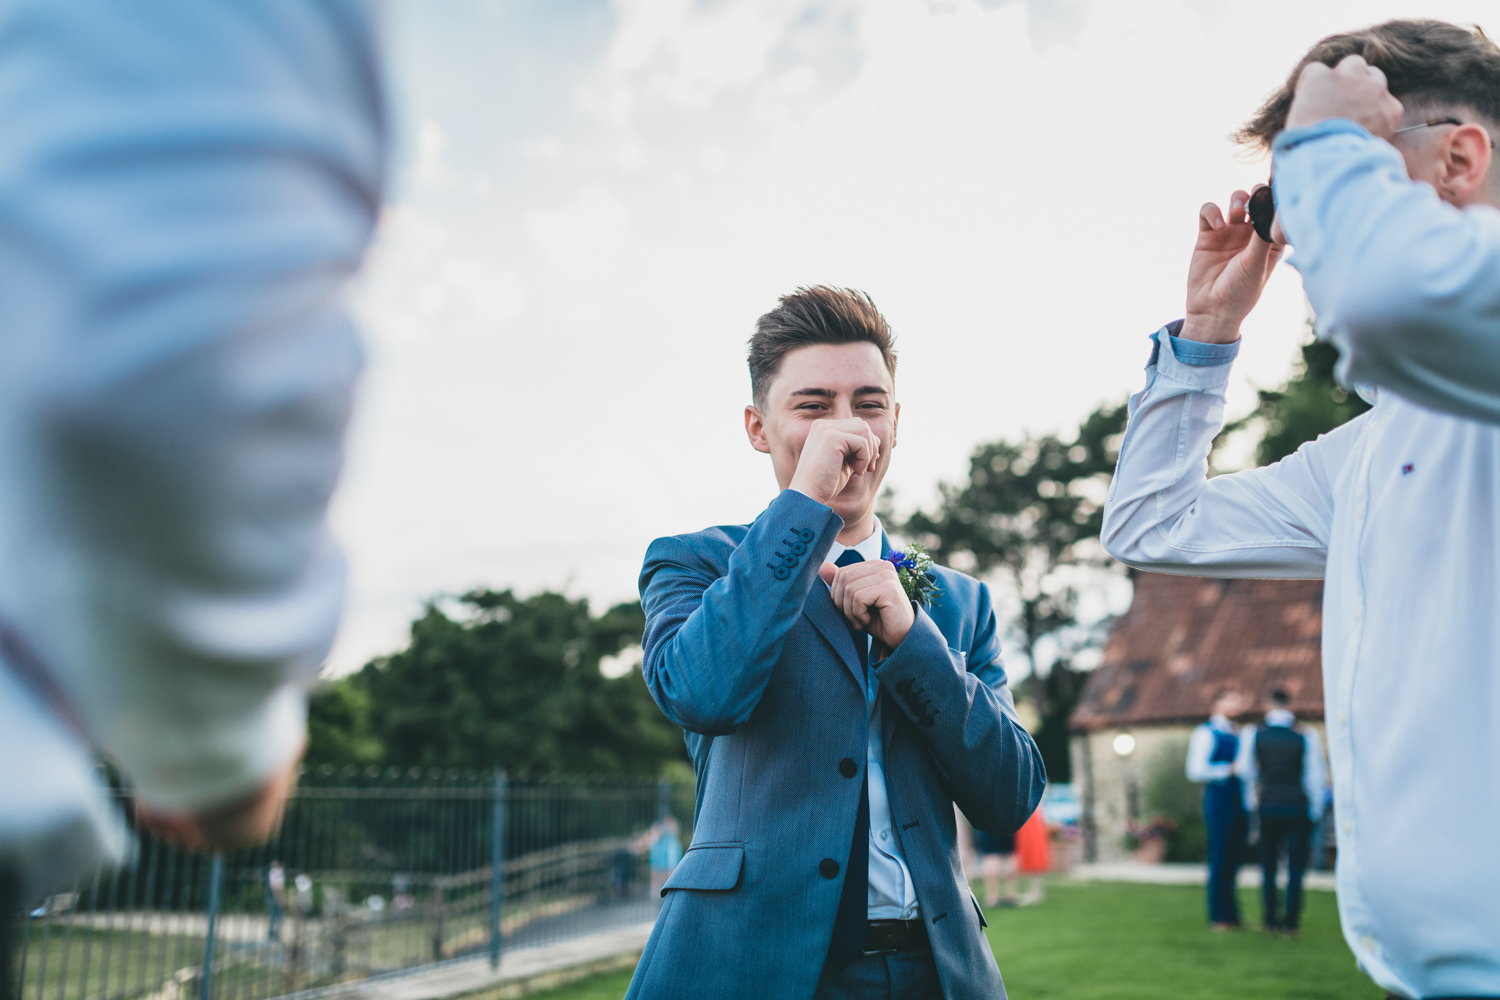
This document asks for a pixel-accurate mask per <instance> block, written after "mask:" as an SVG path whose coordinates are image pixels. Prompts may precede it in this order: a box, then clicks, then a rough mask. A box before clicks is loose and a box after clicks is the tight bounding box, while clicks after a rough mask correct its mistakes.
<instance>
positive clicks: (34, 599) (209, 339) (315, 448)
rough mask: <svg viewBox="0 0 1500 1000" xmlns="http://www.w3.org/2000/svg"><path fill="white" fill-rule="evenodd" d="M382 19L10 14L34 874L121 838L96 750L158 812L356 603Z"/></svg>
mask: <svg viewBox="0 0 1500 1000" xmlns="http://www.w3.org/2000/svg"><path fill="white" fill-rule="evenodd" d="M373 35H374V27H373V24H372V14H371V11H370V9H369V8H368V7H367V6H366V5H365V4H362V3H356V2H348V0H323V2H319V3H300V2H299V3H291V4H285V3H280V4H261V3H248V4H220V3H209V4H200V3H193V2H176V3H155V4H149V5H144V6H143V5H137V4H86V5H80V4H58V3H53V2H51V0H10V2H7V3H5V4H4V5H3V6H0V120H3V121H4V122H5V144H6V146H5V155H4V156H3V157H0V289H3V293H0V624H3V626H4V627H5V628H6V629H7V630H8V632H9V634H10V635H11V636H13V637H14V638H15V639H16V640H17V641H16V643H12V644H11V645H10V646H9V650H8V652H4V653H0V655H4V656H5V657H6V661H5V662H0V865H5V864H14V865H15V866H16V867H18V868H19V869H20V870H21V872H22V874H23V876H24V877H25V878H26V883H25V884H24V886H23V892H25V893H26V894H28V895H35V894H37V893H41V892H45V891H48V890H50V889H53V888H56V887H57V886H58V885H59V884H60V883H64V882H65V880H66V879H68V878H70V877H71V873H72V872H75V871H77V870H79V868H80V867H82V866H86V865H87V864H89V863H90V862H92V861H96V860H98V859H99V858H101V857H108V856H118V854H119V852H120V850H121V848H122V845H123V842H124V841H123V837H122V836H121V834H120V829H119V826H118V825H117V824H116V823H115V822H114V821H113V820H111V819H110V818H109V813H108V811H107V810H106V809H105V805H104V803H103V801H102V799H101V797H100V796H99V794H98V793H97V791H96V790H95V789H94V788H93V787H92V777H91V775H90V766H91V765H90V756H89V749H90V744H92V746H93V747H97V748H98V749H100V750H102V751H104V752H105V753H107V754H109V755H110V756H112V757H113V758H115V759H116V760H117V761H118V762H119V763H120V765H121V767H122V769H123V770H124V771H125V773H126V774H127V775H128V776H129V777H130V779H131V781H132V782H133V784H134V787H135V790H136V792H137V794H138V795H139V796H140V797H141V798H142V799H144V800H145V801H146V802H148V803H150V804H151V805H152V806H154V807H155V808H156V809H157V810H159V811H179V810H181V811H191V810H195V809H199V808H203V807H207V806H212V805H217V804H219V803H222V802H225V801H227V800H232V799H234V798H237V797H239V796H242V795H244V794H246V793H248V792H250V791H252V790H253V789H255V788H257V787H259V786H260V785H261V784H262V783H263V782H264V781H265V780H266V778H268V777H269V776H270V775H271V774H273V773H275V772H276V771H278V770H280V769H281V768H284V767H286V766H287V765H289V764H290V763H291V761H292V760H293V758H294V757H295V755H296V754H297V753H298V751H299V749H300V746H301V742H302V737H303V733H304V730H305V726H304V723H305V716H306V707H305V706H306V694H305V692H306V688H307V686H308V684H310V683H311V681H312V680H313V678H314V677H315V676H316V673H317V670H318V666H319V664H320V663H321V661H322V659H323V657H324V656H325V654H326V652H327V650H328V648H329V646H330V644H331V642H332V640H333V635H334V631H335V628H336V627H337V624H338V618H339V611H340V606H341V604H342V600H343V588H344V566H343V559H342V557H341V555H340V554H339V552H338V550H337V548H336V547H335V545H334V544H333V543H332V541H331V540H330V538H329V535H328V532H327V530H326V527H325V517H324V514H325V509H326V506H327V503H328V499H329V495H330V493H331V491H332V489H333V486H334V483H335V481H336V479H337V476H338V472H339V467H340V464H341V460H342V440H343V431H344V426H345V423H346V419H347V416H348V413H349V408H350V403H351V398H352V393H353V387H354V382H355V377H356V375H357V373H358V371H359V369H360V367H361V365H362V357H361V348H360V345H359V342H358V337H357V336H356V333H355V331H354V329H353V326H352V324H351V323H350V321H349V318H348V316H347V314H346V311H345V309H344V305H343V293H344V283H345V281H346V279H347V278H348V277H349V275H350V274H351V273H352V272H353V271H354V270H355V268H356V267H357V266H358V264H359V261H360V258H361V256H362V254H363V252H364V248H365V245H366V242H367V240H368V238H369V236H370V233H371V231H372V229H373V228H374V224H375V219H376V215H377V212H378V211H379V207H380V198H381V194H380V191H381V186H382V174H383V169H384V167H383V163H384V152H385V150H384V142H385V140H384V112H383V96H382V93H381V89H380V75H379V72H378V66H377V64H376V57H375V51H374V43H375V39H374V37H373ZM21 644H24V646H25V647H26V650H25V651H23V652H20V653H18V650H20V647H21ZM38 682H40V683H38ZM28 686H29V688H30V689H31V690H27V688H28ZM38 688H50V689H51V692H50V693H49V694H48V695H44V696H43V697H36V696H35V695H34V694H33V693H32V691H33V690H35V689H38ZM58 705H65V706H66V707H65V708H63V709H62V710H59V709H58V707H57V706H58ZM64 716H72V717H73V718H74V720H75V722H76V724H75V725H71V726H70V725H68V724H65V723H64V722H63V717H64Z"/></svg>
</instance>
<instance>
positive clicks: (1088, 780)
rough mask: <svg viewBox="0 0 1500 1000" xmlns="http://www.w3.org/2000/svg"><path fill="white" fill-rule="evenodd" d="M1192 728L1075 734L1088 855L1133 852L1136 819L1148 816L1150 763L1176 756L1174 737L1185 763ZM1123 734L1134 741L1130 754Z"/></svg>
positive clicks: (1103, 857)
mask: <svg viewBox="0 0 1500 1000" xmlns="http://www.w3.org/2000/svg"><path fill="white" fill-rule="evenodd" d="M1192 731H1193V727H1192V726H1181V725H1180V726H1136V727H1132V728H1130V729H1099V730H1095V731H1094V732H1090V733H1075V734H1074V736H1073V741H1072V743H1073V745H1072V758H1073V782H1074V784H1075V785H1077V786H1078V788H1079V797H1080V799H1082V801H1083V810H1084V823H1085V824H1086V826H1085V844H1084V850H1085V859H1086V860H1092V861H1102V862H1110V861H1122V860H1125V859H1126V858H1128V857H1130V852H1129V851H1127V850H1126V849H1125V846H1124V844H1123V843H1122V841H1123V839H1124V837H1125V832H1126V830H1127V829H1128V828H1129V821H1130V820H1131V819H1144V818H1146V804H1145V788H1146V771H1147V768H1148V767H1149V765H1150V763H1151V761H1152V760H1153V759H1154V758H1155V757H1156V756H1157V755H1158V754H1160V753H1163V752H1171V753H1172V754H1173V756H1177V754H1176V752H1175V750H1172V749H1171V747H1172V744H1173V743H1174V742H1175V743H1176V744H1179V745H1180V746H1181V748H1182V754H1183V755H1184V756H1183V759H1182V761H1181V762H1180V764H1181V766H1186V756H1185V755H1186V753H1187V739H1188V736H1189V735H1190V734H1191V733H1192ZM1122 735H1128V736H1130V737H1132V738H1133V739H1134V740H1135V746H1134V748H1133V749H1132V750H1131V751H1130V753H1128V754H1121V753H1118V752H1117V751H1116V750H1115V748H1114V742H1115V738H1116V737H1118V736H1122ZM1090 817H1092V822H1090ZM1090 826H1091V827H1092V829H1091V830H1090V828H1089V827H1090ZM1089 841H1092V843H1090V842H1089ZM1090 848H1092V852H1090ZM1090 853H1092V856H1090Z"/></svg>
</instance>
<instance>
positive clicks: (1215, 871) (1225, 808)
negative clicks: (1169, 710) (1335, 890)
mask: <svg viewBox="0 0 1500 1000" xmlns="http://www.w3.org/2000/svg"><path fill="white" fill-rule="evenodd" d="M1203 821H1204V824H1205V825H1206V826H1207V827H1208V920H1209V923H1213V924H1230V925H1236V926H1237V925H1238V924H1239V922H1240V907H1239V903H1238V902H1237V901H1236V900H1235V896H1234V884H1235V880H1236V879H1237V878H1238V877H1239V872H1240V865H1241V864H1242V863H1243V862H1244V860H1245V835H1246V831H1247V829H1248V823H1247V821H1246V815H1245V797H1244V794H1243V793H1242V792H1241V791H1240V779H1238V778H1226V779H1224V780H1223V781H1212V782H1209V784H1208V785H1207V787H1205V788H1204V790H1203ZM1304 853H1305V852H1304Z"/></svg>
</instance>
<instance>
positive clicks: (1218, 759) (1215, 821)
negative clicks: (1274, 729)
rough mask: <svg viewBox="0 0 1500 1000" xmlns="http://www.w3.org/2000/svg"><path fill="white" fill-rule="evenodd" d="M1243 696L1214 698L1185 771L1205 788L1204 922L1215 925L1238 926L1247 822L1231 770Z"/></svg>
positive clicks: (1218, 927)
mask: <svg viewBox="0 0 1500 1000" xmlns="http://www.w3.org/2000/svg"><path fill="white" fill-rule="evenodd" d="M1244 708H1245V699H1244V696H1243V695H1241V694H1240V693H1239V692H1238V691H1236V690H1234V689H1233V688H1230V689H1228V690H1225V691H1222V692H1220V693H1219V696H1218V697H1217V698H1215V699H1214V704H1213V714H1212V715H1210V716H1209V717H1208V721H1207V722H1205V723H1203V724H1202V725H1200V726H1199V727H1198V728H1197V729H1194V730H1193V735H1192V738H1191V739H1189V740H1188V755H1187V776H1188V780H1189V781H1196V782H1201V783H1202V784H1203V785H1204V788H1203V825H1204V827H1205V828H1206V830H1207V832H1208V923H1209V926H1210V927H1212V928H1213V929H1214V930H1216V931H1227V930H1238V929H1239V927H1240V907H1239V902H1238V900H1236V899H1235V894H1234V890H1235V881H1236V879H1237V877H1238V875H1239V871H1240V865H1241V864H1242V863H1243V862H1244V860H1245V836H1246V832H1247V828H1248V823H1247V821H1246V819H1247V818H1246V815H1245V795H1244V790H1243V789H1242V788H1241V787H1240V779H1239V778H1238V777H1237V776H1236V775H1235V771H1234V762H1235V758H1236V757H1237V756H1238V755H1239V750H1240V731H1239V729H1238V728H1236V726H1235V724H1234V718H1235V716H1237V715H1239V714H1240V712H1241V711H1243V710H1244Z"/></svg>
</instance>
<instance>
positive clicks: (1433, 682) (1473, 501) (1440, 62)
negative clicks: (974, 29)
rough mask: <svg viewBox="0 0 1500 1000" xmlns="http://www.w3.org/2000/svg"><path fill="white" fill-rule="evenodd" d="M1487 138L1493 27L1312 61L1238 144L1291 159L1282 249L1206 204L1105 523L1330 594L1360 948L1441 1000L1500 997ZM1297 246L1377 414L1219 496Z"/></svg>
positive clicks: (1400, 979) (1348, 886) (1444, 30)
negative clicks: (1244, 395)
mask: <svg viewBox="0 0 1500 1000" xmlns="http://www.w3.org/2000/svg"><path fill="white" fill-rule="evenodd" d="M1497 135H1500V47H1497V46H1496V45H1495V44H1494V43H1493V42H1491V41H1490V40H1489V39H1488V38H1487V37H1486V36H1485V35H1484V34H1483V33H1482V32H1480V31H1478V30H1477V29H1476V30H1469V29H1464V28H1459V27H1456V26H1454V25H1451V24H1444V23H1443V22H1440V21H1391V22H1388V23H1385V24H1380V25H1376V26H1375V27H1372V28H1367V29H1363V30H1360V31H1356V32H1351V33H1348V34H1343V35H1335V36H1332V37H1330V38H1326V39H1324V40H1323V41H1321V42H1319V43H1318V44H1317V45H1316V46H1314V47H1313V49H1312V50H1311V51H1310V52H1309V53H1308V54H1307V56H1306V57H1304V59H1303V60H1302V62H1301V63H1300V64H1299V65H1298V66H1297V67H1296V68H1295V69H1294V70H1293V72H1292V74H1291V76H1290V77H1289V78H1288V79H1287V82H1286V83H1285V85H1284V86H1282V87H1281V88H1280V89H1279V90H1278V91H1277V92H1276V93H1274V94H1273V95H1272V96H1271V97H1270V99H1268V100H1267V102H1266V103H1265V105H1264V106H1263V107H1262V108H1261V110H1260V111H1259V112H1258V113H1257V115H1256V116H1255V118H1254V119H1253V120H1252V121H1251V122H1250V123H1249V124H1247V125H1246V126H1245V128H1244V129H1242V130H1241V133H1240V135H1239V138H1240V139H1241V140H1242V141H1243V142H1244V143H1246V144H1247V145H1251V146H1254V147H1257V148H1260V149H1262V150H1270V151H1272V153H1273V154H1274V159H1273V163H1272V168H1273V169H1272V174H1273V177H1274V181H1273V183H1274V188H1275V206H1274V207H1275V219H1274V222H1273V221H1272V220H1271V219H1268V218H1266V216H1267V215H1270V214H1271V213H1269V212H1266V213H1264V214H1262V215H1261V216H1260V221H1261V223H1262V227H1263V228H1262V232H1263V233H1264V235H1265V236H1266V237H1267V239H1262V238H1261V236H1260V235H1258V234H1257V233H1256V231H1255V228H1254V225H1253V223H1252V221H1251V220H1250V219H1249V218H1247V206H1248V205H1249V202H1250V199H1251V196H1250V194H1248V193H1247V192H1244V191H1236V192H1234V194H1232V195H1231V196H1230V199H1229V206H1228V212H1227V214H1226V213H1225V212H1222V211H1221V210H1220V208H1219V206H1217V205H1214V204H1208V205H1204V206H1203V207H1202V208H1201V209H1200V210H1199V216H1198V241H1197V245H1196V247H1195V248H1194V251H1193V258H1192V263H1191V265H1190V267H1189V272H1188V296H1187V310H1186V315H1185V317H1184V318H1183V319H1182V320H1180V321H1178V322H1176V323H1173V324H1170V325H1169V326H1167V327H1164V328H1163V329H1161V330H1159V331H1158V332H1157V333H1156V334H1155V335H1154V337H1153V339H1154V341H1155V344H1154V346H1153V349H1152V358H1151V360H1150V362H1149V364H1148V367H1147V369H1146V371H1147V376H1146V388H1145V389H1144V390H1142V391H1141V392H1140V393H1139V394H1137V395H1136V396H1135V397H1134V398H1133V399H1132V400H1131V415H1130V424H1129V427H1128V429H1127V431H1126V434H1125V439H1124V441H1123V443H1122V445H1121V451H1120V462H1119V466H1118V468H1117V470H1116V474H1115V479H1114V482H1113V484H1112V485H1111V487H1110V497H1109V500H1108V502H1107V504H1106V507H1105V512H1104V531H1103V538H1104V543H1105V546H1106V547H1107V548H1108V550H1109V551H1110V552H1111V553H1112V554H1113V555H1114V556H1115V557H1116V558H1118V559H1120V560H1122V561H1123V562H1126V563H1129V564H1131V565H1133V566H1139V567H1142V568H1146V569H1152V570H1155V571H1157V572H1167V573H1184V574H1190V575H1196V576H1227V577H1236V576H1238V577H1285V578H1322V579H1324V581H1325V585H1324V602H1323V641H1322V651H1323V657H1322V658H1323V688H1324V698H1325V707H1326V719H1327V724H1328V734H1327V735H1328V746H1329V757H1330V762H1331V766H1332V777H1333V787H1334V807H1335V811H1336V815H1337V819H1338V828H1337V836H1338V848H1339V864H1338V904H1339V913H1340V917H1341V919H1342V921H1343V927H1344V935H1345V938H1346V939H1347V940H1348V942H1349V945H1350V947H1351V948H1352V949H1353V950H1354V953H1355V956H1356V958H1357V959H1358V961H1359V963H1360V966H1361V967H1362V968H1363V969H1364V970H1365V971H1366V972H1367V973H1369V975H1370V976H1371V977H1372V978H1373V979H1374V980H1375V981H1376V982H1378V983H1379V984H1380V985H1382V986H1384V987H1385V988H1386V989H1387V990H1389V991H1390V992H1391V994H1392V995H1393V996H1401V997H1412V998H1426V1000H1431V998H1439V997H1442V998H1450V997H1500V907H1497V905H1496V903H1495V901H1496V899H1500V852H1497V851H1496V850H1495V849H1494V844H1495V831H1496V830H1497V829H1500V768H1496V767H1495V762H1496V761H1497V760H1500V726H1497V725H1496V718H1497V717H1500V615H1497V614H1496V608H1497V607H1500V583H1497V577H1496V572H1495V567H1496V566H1497V565H1500V488H1497V484H1500V213H1497V212H1496V210H1495V206H1496V205H1497V204H1500V180H1497V176H1496V174H1497V171H1496V170H1495V169H1494V157H1495V147H1494V140H1495V137H1496V136H1497ZM1268 207H1269V206H1268ZM1288 244H1289V245H1290V246H1292V247H1294V248H1295V256H1294V258H1293V263H1294V265H1295V266H1296V268H1297V270H1298V271H1299V272H1300V273H1301V275H1302V280H1303V285H1304V288H1305V289H1306V292H1307V296H1308V299H1309V300H1310V301H1311V303H1312V305H1313V308H1314V310H1315V311H1316V313H1317V320H1318V335H1319V336H1320V337H1322V338H1324V339H1326V340H1329V341H1332V342H1333V343H1334V344H1336V345H1337V346H1338V348H1339V352H1340V356H1341V357H1340V361H1339V368H1338V376H1339V378H1340V380H1341V381H1342V382H1343V383H1344V384H1345V385H1348V386H1358V387H1360V389H1361V392H1362V393H1363V394H1365V395H1366V396H1367V397H1368V398H1370V399H1371V400H1372V401H1373V405H1374V408H1373V409H1372V410H1370V411H1369V412H1367V413H1364V414H1362V415H1360V416H1359V417H1356V418H1355V419H1354V420H1351V421H1349V422H1348V423H1346V424H1344V425H1343V426H1341V427H1339V428H1337V429H1335V430H1333V431H1331V432H1329V433H1328V434H1325V435H1323V436H1322V437H1320V438H1318V440H1316V441H1312V442H1309V443H1307V444H1305V445H1303V446H1302V447H1301V448H1300V449H1298V450H1297V452H1296V453H1294V454H1293V455H1290V456H1288V457H1287V458H1285V459H1283V460H1282V461H1280V462H1277V463H1275V464H1274V465H1270V466H1267V467H1265V468H1261V469H1252V470H1248V471H1246V472H1240V473H1236V474H1234V475H1226V476H1218V477H1215V478H1214V479H1208V478H1207V471H1208V463H1207V457H1208V450H1209V446H1210V444H1211V442H1212V440H1213V437H1214V435H1215V434H1216V433H1217V432H1218V430H1219V428H1220V426H1221V425H1222V423H1223V412H1224V390H1225V386H1226V385H1227V384H1228V381H1229V370H1230V363H1231V361H1232V359H1233V357H1234V355H1235V354H1236V353H1237V351H1238V349H1239V328H1240V323H1241V321H1243V319H1244V318H1245V316H1246V315H1247V314H1248V313H1249V312H1250V310H1251V308H1253V307H1254V305H1255V303H1256V301H1257V300H1258V299H1259V297H1260V292H1261V289H1262V287H1263V286H1264V284H1265V281H1266V279H1267V277H1268V276H1269V275H1270V272H1271V270H1272V268H1273V267H1274V265H1275V263H1276V261H1277V260H1278V259H1279V258H1280V256H1281V254H1282V252H1283V250H1284V248H1285V246H1286V245H1288ZM1434 837H1437V838H1440V844H1437V845H1434V847H1435V849H1431V850H1427V851H1418V850H1414V849H1413V846H1414V845H1416V844H1419V843H1423V842H1429V843H1430V842H1431V841H1432V839H1433V838H1434Z"/></svg>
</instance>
